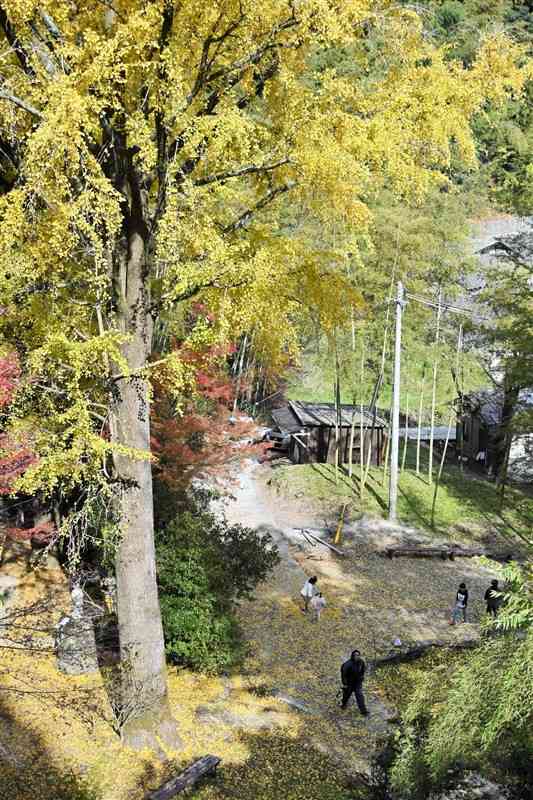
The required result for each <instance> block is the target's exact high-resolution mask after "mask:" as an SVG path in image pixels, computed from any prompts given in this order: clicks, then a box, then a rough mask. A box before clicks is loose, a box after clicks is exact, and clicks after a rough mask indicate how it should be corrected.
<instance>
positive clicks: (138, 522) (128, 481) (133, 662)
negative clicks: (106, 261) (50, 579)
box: [110, 213, 179, 749]
mask: <svg viewBox="0 0 533 800" xmlns="http://www.w3.org/2000/svg"><path fill="white" fill-rule="evenodd" d="M139 217H140V219H141V222H138V223H137V224H136V223H135V221H134V220H135V219H136V217H135V216H134V214H133V213H132V214H131V215H130V217H129V219H128V222H127V231H128V232H127V252H124V250H126V247H125V243H124V241H123V242H122V245H121V248H120V250H122V252H117V253H116V254H115V259H114V264H113V267H114V279H115V280H114V283H115V294H116V298H117V304H116V307H117V311H116V322H117V324H118V326H119V328H120V330H122V331H123V332H124V333H126V334H127V335H128V337H129V338H128V341H127V342H125V343H124V344H123V346H122V355H123V356H124V358H125V360H126V362H127V364H128V370H129V373H130V375H129V376H128V375H126V376H124V375H122V374H120V373H121V372H122V370H121V368H120V366H119V365H117V364H115V365H114V370H113V371H114V373H115V375H116V373H119V374H118V375H116V377H115V379H114V386H115V391H114V393H113V398H112V402H111V415H110V420H111V422H110V429H111V439H112V441H113V442H114V443H115V444H119V445H122V446H123V447H126V448H131V449H135V450H136V451H140V452H142V453H144V454H145V456H146V458H134V457H131V456H129V455H127V454H126V453H116V454H115V457H114V463H115V471H116V475H117V478H118V479H119V481H120V486H121V496H120V532H121V541H120V545H119V547H118V552H117V555H116V579H117V613H118V625H119V636H120V654H121V697H120V717H121V719H120V720H119V722H120V723H121V733H122V736H123V739H124V741H125V742H126V743H127V744H128V745H130V746H132V747H135V748H137V749H140V748H143V747H152V748H156V749H158V748H159V745H158V741H157V739H160V740H161V741H162V742H165V743H168V744H169V745H171V746H173V747H175V746H176V745H177V744H178V743H179V739H177V732H176V724H175V722H174V720H173V719H172V716H171V714H170V708H169V704H168V696H167V680H166V663H165V645H164V638H163V626H162V622H161V612H160V608H159V598H158V591H157V581H156V563H155V545H154V517H153V498H152V468H151V463H150V460H149V456H150V416H149V414H150V408H149V400H148V385H147V382H146V380H145V379H144V377H143V375H142V370H143V369H144V368H145V367H146V364H147V360H148V356H149V354H150V351H151V344H152V341H151V340H152V319H151V316H150V313H149V306H150V303H149V288H148V286H149V284H148V278H147V275H146V273H145V263H146V261H145V241H146V236H145V229H144V227H143V226H142V216H140V215H138V216H137V218H139ZM132 220H133V221H132Z"/></svg>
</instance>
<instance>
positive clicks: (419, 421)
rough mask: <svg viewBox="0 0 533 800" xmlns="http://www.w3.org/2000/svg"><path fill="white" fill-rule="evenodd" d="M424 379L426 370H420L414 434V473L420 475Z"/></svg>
mask: <svg viewBox="0 0 533 800" xmlns="http://www.w3.org/2000/svg"><path fill="white" fill-rule="evenodd" d="M425 379H426V370H425V367H424V371H423V372H422V386H421V389H420V402H419V404H418V431H417V436H416V474H417V475H420V442H421V438H422V408H423V406H424V384H425Z"/></svg>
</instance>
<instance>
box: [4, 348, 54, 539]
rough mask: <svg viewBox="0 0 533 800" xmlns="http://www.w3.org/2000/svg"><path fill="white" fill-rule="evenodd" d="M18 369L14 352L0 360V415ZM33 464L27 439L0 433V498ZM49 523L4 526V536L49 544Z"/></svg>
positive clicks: (17, 379) (15, 383)
mask: <svg viewBox="0 0 533 800" xmlns="http://www.w3.org/2000/svg"><path fill="white" fill-rule="evenodd" d="M20 382H21V368H20V362H19V359H18V357H17V355H16V354H15V353H10V354H9V355H7V356H3V357H1V358H0V412H1V411H2V410H3V409H6V408H8V407H9V405H10V404H11V402H12V400H13V396H14V394H15V392H16V391H17V389H18V388H19V386H20ZM36 462H37V456H36V455H35V453H34V452H33V450H32V448H31V445H30V442H29V440H28V438H27V437H22V436H17V437H14V436H13V435H10V434H8V433H1V434H0V495H4V496H9V495H11V496H12V495H13V494H14V493H15V482H16V480H17V478H19V477H20V476H21V475H23V474H24V472H25V471H26V470H27V469H28V467H30V466H31V465H32V464H35V463H36ZM54 530H55V528H54V525H53V524H52V523H51V522H44V523H42V524H39V525H36V526H32V527H28V528H21V527H6V528H5V529H4V533H5V535H6V536H8V537H9V538H11V539H16V540H18V541H34V542H37V543H40V544H41V543H45V542H48V541H50V539H51V538H52V536H53V533H54Z"/></svg>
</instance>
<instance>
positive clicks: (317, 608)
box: [311, 592, 326, 622]
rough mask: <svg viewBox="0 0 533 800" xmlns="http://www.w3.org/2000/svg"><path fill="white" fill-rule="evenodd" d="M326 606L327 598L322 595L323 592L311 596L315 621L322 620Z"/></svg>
mask: <svg viewBox="0 0 533 800" xmlns="http://www.w3.org/2000/svg"><path fill="white" fill-rule="evenodd" d="M325 607H326V600H325V598H324V597H322V592H318V594H315V596H314V597H312V598H311V608H312V609H313V611H314V612H315V622H320V615H321V614H322V611H323V609H324V608H325Z"/></svg>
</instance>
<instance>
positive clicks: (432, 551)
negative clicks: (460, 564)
mask: <svg viewBox="0 0 533 800" xmlns="http://www.w3.org/2000/svg"><path fill="white" fill-rule="evenodd" d="M385 552H386V553H387V555H388V557H389V558H393V557H394V556H414V557H415V558H417V557H423V556H440V558H443V559H446V558H451V550H450V548H449V547H418V546H410V545H401V546H399V547H386V548H385Z"/></svg>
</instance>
